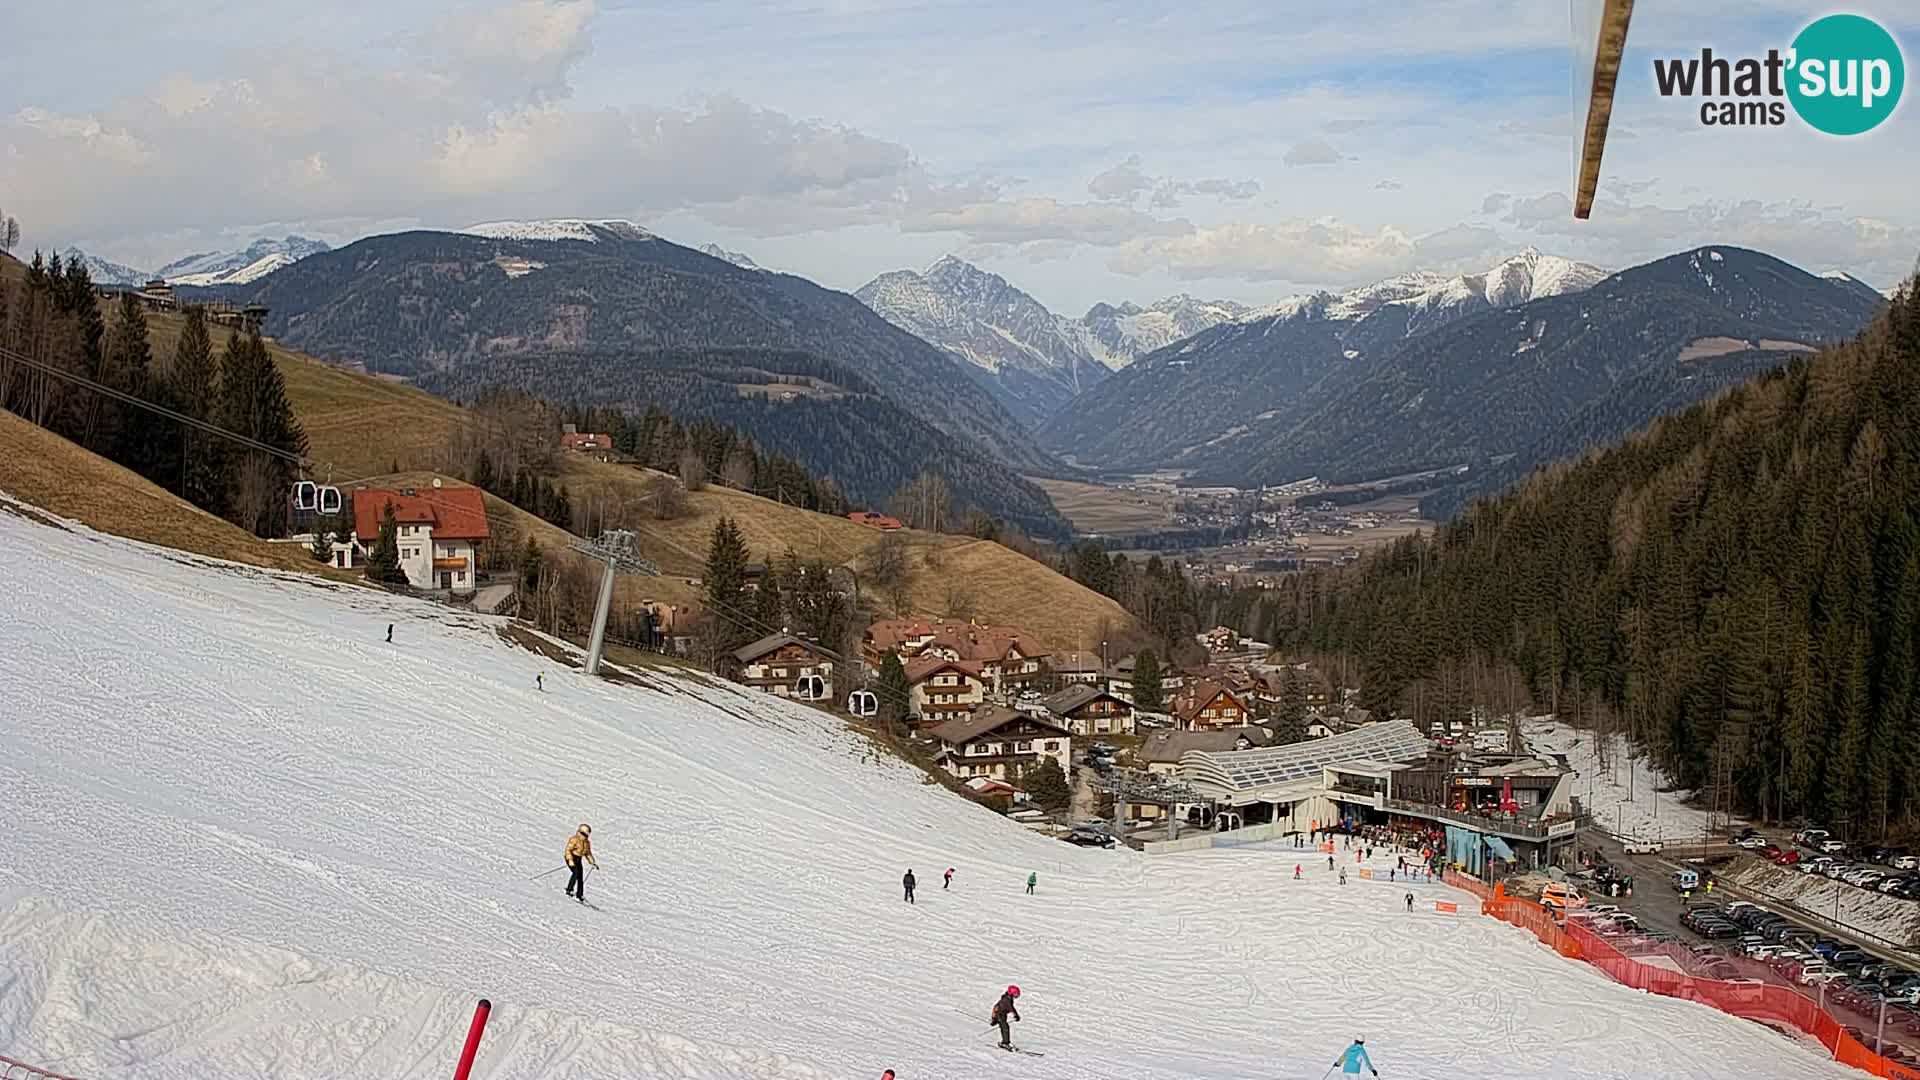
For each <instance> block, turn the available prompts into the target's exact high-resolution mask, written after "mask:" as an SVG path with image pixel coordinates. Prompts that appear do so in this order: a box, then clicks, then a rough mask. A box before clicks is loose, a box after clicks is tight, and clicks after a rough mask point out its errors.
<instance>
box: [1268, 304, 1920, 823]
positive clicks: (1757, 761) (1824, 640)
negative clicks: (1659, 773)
mask: <svg viewBox="0 0 1920 1080" xmlns="http://www.w3.org/2000/svg"><path fill="white" fill-rule="evenodd" d="M1275 602H1276V604H1277V607H1278V610H1277V611H1275V612H1273V613H1272V614H1273V617H1274V625H1275V626H1276V627H1277V630H1276V636H1277V637H1280V638H1281V639H1282V641H1283V644H1285V645H1288V646H1293V647H1304V646H1308V645H1312V646H1316V647H1320V648H1325V649H1330V650H1343V651H1349V652H1352V653H1356V654H1358V655H1359V656H1360V657H1361V658H1362V659H1363V661H1364V671H1365V674H1364V677H1363V692H1364V694H1365V696H1366V697H1368V698H1370V699H1371V700H1372V702H1373V703H1374V704H1376V705H1381V706H1385V707H1391V708H1396V709H1399V710H1401V711H1406V710H1408V709H1409V708H1411V707H1412V704H1413V702H1415V701H1416V700H1418V701H1419V702H1420V707H1421V708H1422V709H1423V710H1425V711H1426V712H1427V713H1428V715H1429V717H1430V718H1441V717H1442V716H1443V715H1444V714H1448V713H1451V714H1454V715H1459V714H1461V713H1463V712H1464V710H1465V709H1466V708H1467V706H1468V705H1469V704H1470V703H1471V702H1470V701H1469V700H1468V698H1467V696H1466V694H1465V693H1464V690H1463V688H1464V686H1465V683H1466V680H1467V679H1468V678H1469V677H1470V673H1471V672H1474V671H1479V670H1484V669H1485V668H1486V667H1487V666H1488V665H1506V664H1511V665H1513V666H1515V667H1517V669H1518V671H1519V672H1520V673H1521V674H1522V675H1523V676H1524V678H1525V680H1526V682H1527V684H1528V686H1529V687H1530V688H1531V690H1532V692H1533V694H1534V696H1535V699H1536V701H1538V702H1540V703H1542V704H1548V703H1555V702H1557V705H1558V710H1559V711H1560V712H1562V713H1570V714H1576V715H1584V716H1586V717H1588V718H1598V719H1602V720H1607V721H1611V722H1614V723H1617V724H1619V725H1621V726H1622V727H1623V728H1624V729H1626V730H1629V731H1631V732H1632V733H1633V735H1634V736H1635V737H1636V738H1638V739H1639V740H1640V741H1641V743H1642V745H1643V746H1645V747H1646V748H1647V749H1649V750H1650V751H1651V752H1652V753H1653V754H1654V755H1655V756H1656V757H1657V758H1658V759H1659V760H1660V762H1661V763H1662V764H1663V765H1665V766H1666V767H1667V768H1669V769H1670V770H1671V771H1672V773H1673V775H1674V776H1675V778H1676V779H1677V780H1678V782H1679V783H1681V784H1682V785H1685V786H1689V787H1693V786H1700V785H1708V786H1712V785H1714V784H1716V783H1718V784H1720V785H1721V786H1722V788H1723V789H1724V791H1725V792H1726V793H1727V795H1728V796H1730V798H1731V801H1732V802H1733V803H1734V804H1735V805H1737V806H1740V807H1744V808H1746V809H1747V810H1748V811H1750V812H1752V811H1762V810H1764V811H1765V812H1766V813H1768V814H1770V815H1776V816H1783V817H1792V816H1794V815H1800V814H1806V815H1817V816H1823V817H1826V818H1828V819H1829V820H1847V821H1851V822H1852V823H1853V824H1854V826H1855V829H1856V831H1857V832H1864V833H1866V834H1872V833H1877V832H1879V831H1880V830H1881V829H1882V828H1883V827H1896V826H1898V825H1900V823H1902V822H1907V823H1909V824H1910V823H1911V822H1912V820H1913V818H1914V815H1915V813H1916V811H1920V758H1917V757H1916V750H1917V749H1920V694H1916V690H1915V685H1914V682H1915V675H1916V670H1920V656H1917V655H1916V637H1915V631H1916V627H1917V626H1920V296H1917V295H1916V293H1915V292H1914V290H1913V287H1912V285H1911V284H1910V285H1909V286H1908V287H1907V288H1906V289H1905V290H1904V291H1903V292H1902V293H1901V294H1900V295H1899V297H1898V298H1897V299H1896V300H1895V302H1894V306H1893V308H1892V309H1891V310H1890V311H1889V312H1887V313H1885V314H1884V315H1883V316H1882V317H1881V318H1880V319H1879V320H1878V321H1877V322H1875V323H1874V324H1873V325H1872V326H1871V327H1869V328H1868V329H1867V330H1865V331H1863V332H1862V334H1861V335H1860V336H1859V337H1858V338H1857V339H1856V340H1854V341H1852V342H1849V343H1847V344H1844V345H1840V346H1837V347H1834V348H1830V349H1828V350H1826V351H1824V352H1821V353H1820V354H1818V355H1817V356H1815V357H1812V358H1811V359H1807V358H1802V359H1797V360H1795V361H1793V362H1792V363H1790V364H1788V365H1787V366H1786V367H1784V368H1782V369H1779V370H1777V371H1774V372H1770V373H1768V374H1766V375H1763V376H1761V377H1759V378H1757V379H1755V380H1753V381H1751V382H1749V383H1746V384H1744V385H1742V386H1740V387H1738V388H1736V389H1733V390H1731V391H1728V392H1726V393H1724V394H1722V395H1721V396H1719V397H1717V398H1716V399H1714V400H1713V401H1711V402H1708V403H1705V404H1701V405H1697V406H1694V407H1692V408H1689V409H1687V410H1686V411H1685V412H1682V413H1680V414H1678V415H1676V416H1672V417H1670V418H1667V419H1663V420H1661V421H1659V422H1657V423H1655V424H1654V425H1653V426H1652V427H1650V428H1648V429H1647V430H1645V431H1643V432H1641V433H1640V434H1637V435H1635V436H1633V437H1631V438H1629V439H1628V440H1627V441H1626V442H1625V443H1624V444H1621V445H1618V446H1615V447H1614V448H1612V449H1610V450H1607V451H1605V452H1599V453H1594V454H1592V455H1590V456H1588V457H1587V458H1585V459H1584V460H1581V461H1579V462H1577V463H1568V464H1561V465H1557V466H1554V467H1552V468H1549V469H1544V470H1541V471H1539V472H1536V473H1535V474H1533V475H1532V476H1530V477H1528V478H1527V479H1526V481H1525V482H1524V483H1522V484H1521V485H1520V486H1519V487H1517V488H1516V489H1514V490H1512V491H1510V492H1508V493H1507V494H1504V495H1502V496H1500V497H1498V498H1495V499H1491V500H1487V501H1481V502H1477V503H1475V504H1474V505H1472V506H1470V507H1469V508H1468V509H1467V510H1466V511H1465V512H1464V513H1463V514H1462V516H1461V517H1460V518H1459V519H1458V520H1456V521H1455V522H1453V523H1452V524H1450V525H1448V526H1445V527H1444V528H1442V529H1441V530H1440V531H1439V533H1438V535H1437V536H1435V537H1433V538H1431V539H1427V538H1415V539H1411V540H1408V541H1405V542H1402V543H1399V544H1397V545H1395V546H1394V547H1393V548H1391V549H1390V550H1387V551H1384V552H1382V553H1381V554H1379V555H1378V556H1376V557H1373V558H1370V559H1367V560H1365V561H1363V562H1362V563H1360V564H1359V565H1357V566H1355V567H1350V568H1345V569H1342V570H1338V571H1331V572H1328V573H1323V574H1316V575H1307V576H1303V577H1300V578H1297V579H1294V580H1292V581H1291V582H1289V583H1288V584H1287V586H1286V587H1285V588H1284V589H1282V590H1280V591H1279V593H1278V595H1277V597H1276V601H1275Z"/></svg>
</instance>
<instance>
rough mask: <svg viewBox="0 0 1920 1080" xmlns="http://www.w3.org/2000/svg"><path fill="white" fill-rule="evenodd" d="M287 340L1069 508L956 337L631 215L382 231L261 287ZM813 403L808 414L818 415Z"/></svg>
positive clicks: (465, 383)
mask: <svg viewBox="0 0 1920 1080" xmlns="http://www.w3.org/2000/svg"><path fill="white" fill-rule="evenodd" d="M214 292H217V293H223V294H225V295H228V296H232V297H235V298H244V299H248V300H257V301H259V302H261V303H264V304H267V305H268V306H269V307H270V309H271V312H272V314H271V316H270V318H269V321H268V324H267V329H268V332H270V333H272V334H274V335H275V336H277V337H278V338H279V339H280V340H281V341H283V342H284V343H285V344H287V345H289V346H292V347H294V348H298V349H301V350H303V351H306V352H310V353H312V354H314V355H316V356H321V357H325V358H327V359H329V360H334V361H338V362H344V363H359V364H363V365H365V366H366V368H367V369H369V370H370V371H374V372H379V373H385V374H391V375H401V376H406V377H408V378H411V379H413V380H415V381H416V382H419V383H420V384H421V385H422V386H424V387H426V388H428V389H432V390H436V391H437V392H442V393H447V394H450V395H461V394H468V393H471V392H474V391H477V390H478V389H483V388H484V387H485V386H486V385H488V384H498V383H507V384H510V385H516V386H521V387H524V388H526V389H528V390H531V391H533V392H535V393H539V394H544V395H548V396H553V397H557V398H558V397H564V398H566V399H568V400H580V401H582V402H583V403H604V404H622V405H628V406H632V407H635V408H644V407H645V406H646V404H647V403H649V402H651V401H658V402H659V403H660V404H662V405H663V406H665V407H667V408H668V409H669V410H670V411H672V412H673V413H674V414H675V415H676V416H685V417H694V416H703V415H704V416H709V417H711V418H713V419H716V420H722V421H723V422H727V423H731V424H736V425H737V426H740V427H742V428H743V429H744V430H746V431H747V432H748V433H749V434H751V435H753V436H754V437H755V438H756V439H758V440H761V441H762V442H763V444H764V445H766V446H768V448H770V449H775V450H780V451H782V452H784V453H787V454H789V455H791V456H793V457H795V458H796V459H798V460H800V461H801V462H802V463H803V464H805V465H806V466H807V467H808V468H809V469H810V470H812V471H813V472H815V473H816V474H817V475H821V476H826V477H829V478H831V479H833V480H835V481H836V482H837V483H839V484H840V486H841V487H842V489H843V490H845V491H847V492H848V494H849V495H851V496H852V497H854V498H856V499H860V500H865V501H868V502H871V503H875V504H879V503H883V502H884V500H885V499H886V497H887V496H888V495H890V494H891V493H892V491H893V490H895V489H896V488H897V487H898V486H899V484H900V483H902V482H904V481H905V480H906V479H911V477H912V475H913V474H914V472H917V471H918V470H920V469H922V468H932V469H935V470H936V471H939V472H941V473H942V474H943V475H945V476H946V477H947V479H948V482H949V483H950V484H951V485H952V486H953V488H954V489H955V492H956V494H957V495H958V496H959V498H960V499H961V500H962V501H964V502H966V503H968V504H969V505H972V506H975V507H978V508H980V509H983V510H986V511H988V512H990V513H994V514H996V515H998V516H1001V517H1003V518H1005V519H1006V520H1008V521H1011V522H1014V523H1016V524H1019V525H1020V526H1021V527H1022V528H1025V529H1027V530H1028V531H1030V532H1034V533H1037V534H1041V535H1059V534H1061V533H1063V532H1064V531H1065V528H1066V526H1065V522H1064V519H1062V518H1061V517H1060V516H1059V514H1058V512H1057V511H1056V510H1055V509H1054V507H1053V505H1052V504H1051V503H1050V502H1049V501H1048V500H1047V499H1046V497H1045V495H1044V494H1043V493H1041V492H1040V490H1039V488H1038V487H1036V486H1035V485H1033V484H1032V483H1031V482H1030V481H1027V480H1025V479H1023V478H1022V477H1021V476H1020V475H1019V473H1020V472H1028V473H1058V472H1060V471H1061V466H1060V464H1059V462H1058V461H1057V459H1055V458H1053V457H1052V456H1051V455H1049V454H1047V453H1046V452H1045V451H1043V450H1041V449H1040V448H1039V446H1038V444H1037V443H1036V442H1035V441H1034V439H1033V438H1032V436H1031V435H1030V434H1029V433H1028V432H1027V431H1026V429H1025V428H1024V426H1023V425H1021V424H1020V423H1019V422H1018V421H1016V420H1015V419H1014V417H1013V416H1012V415H1011V414H1009V413H1008V412H1007V411H1006V410H1005V409H1004V408H1003V407H1001V405H1000V404H999V403H998V402H997V401H996V400H995V399H994V396H993V395H992V394H991V393H990V392H989V391H988V390H987V389H986V388H985V387H983V386H981V385H980V384H979V383H978V382H976V381H975V379H974V377H973V376H972V375H970V374H969V373H968V372H967V370H965V369H964V367H963V366H962V365H961V364H960V363H958V362H956V361H955V359H954V358H953V357H952V356H951V355H950V354H948V353H946V352H943V351H941V350H939V349H937V348H934V347H933V346H931V345H929V344H927V343H926V342H924V341H921V340H920V339H919V338H916V337H914V336H913V335H911V334H909V333H906V332H905V331H902V330H900V329H899V328H897V327H895V326H894V325H892V324H891V323H889V322H887V321H886V320H885V319H882V318H880V317H879V316H878V315H876V314H874V312H873V311H872V310H871V309H869V308H868V307H867V306H866V305H864V304H861V303H860V302H859V301H857V300H855V299H854V298H853V297H851V296H849V295H847V294H845V293H839V292H834V291H832V290H829V289H824V288H821V287H820V286H818V285H815V284H813V283H812V282H810V281H807V280H805V279H804V278H800V277H796V276H794V275H791V274H780V273H771V272H767V271H762V270H748V269H743V268H742V267H740V266H738V265H735V264H734V263H733V262H731V261H728V260H726V259H721V258H715V257H713V256H710V255H707V254H703V253H701V252H699V251H695V250H693V249H691V248H686V247H682V246H680V245H678V244H674V243H671V242H669V241H667V240H664V239H662V238H660V237H658V236H655V235H654V234H653V233H651V232H648V231H647V230H645V229H643V228H641V227H639V226H637V225H634V224H633V223H631V222H625V221H588V220H576V219H560V220H551V221H532V222H490V223H487V224H484V225H478V226H473V227H472V228H470V229H467V230H464V231H462V232H459V233H450V232H426V231H417V232H406V233H396V234H391V235H385V236H374V237H368V238H366V239H364V240H360V241H357V242H355V243H353V244H349V245H347V246H345V247H341V248H338V249H335V250H332V251H327V252H322V253H320V254H316V255H311V256H308V257H307V258H304V259H301V260H300V261H298V262H296V263H294V264H292V265H291V266H287V267H285V268H283V269H281V270H279V271H277V272H275V273H273V274H271V275H269V276H267V277H265V278H263V279H261V280H260V281H258V282H256V283H253V284H252V285H248V286H244V287H238V288H236V287H231V286H229V287H226V288H223V289H220V290H214ZM802 421H804V422H802Z"/></svg>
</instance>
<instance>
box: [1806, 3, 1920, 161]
mask: <svg viewBox="0 0 1920 1080" xmlns="http://www.w3.org/2000/svg"><path fill="white" fill-rule="evenodd" d="M1789 63H1791V64H1792V65H1793V71H1792V74H1791V76H1790V77H1789V78H1788V80H1787V99H1788V100H1789V101H1792V102H1793V111H1794V112H1797V113H1799V114H1800V119H1802V120H1805V121H1806V122H1807V123H1809V124H1811V125H1812V126H1813V127H1814V128H1816V129H1818V130H1820V131H1824V132H1826V133H1827V134H1829V135H1858V134H1860V133H1861V132H1863V131H1871V130H1873V129H1874V128H1876V127H1878V126H1879V125H1880V122H1881V121H1883V120H1885V119H1886V118H1887V117H1889V116H1892V115H1893V109H1894V106H1896V105H1898V104H1899V103H1900V91H1901V89H1902V88H1903V87H1904V86H1905V85H1906V81H1907V66H1906V63H1905V62H1904V61H1903V60H1902V59H1901V56H1900V44H1899V43H1898V42H1896V41H1894V40H1893V35H1892V34H1889V33H1887V32H1886V30H1884V29H1882V28H1881V26H1880V24H1879V23H1877V22H1874V21H1873V20H1872V19H1868V18H1863V17H1862V16H1859V15H1828V16H1827V17H1825V18H1823V19H1816V20H1814V21H1813V22H1811V23H1809V24H1807V28H1806V29H1805V30H1802V31H1800V34H1799V36H1798V37H1795V38H1794V39H1793V53H1792V59H1791V60H1790V61H1789Z"/></svg>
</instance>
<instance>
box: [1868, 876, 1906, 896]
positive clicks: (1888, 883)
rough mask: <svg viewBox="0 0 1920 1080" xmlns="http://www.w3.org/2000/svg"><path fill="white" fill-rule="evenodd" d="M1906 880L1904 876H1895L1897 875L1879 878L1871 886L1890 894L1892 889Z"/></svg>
mask: <svg viewBox="0 0 1920 1080" xmlns="http://www.w3.org/2000/svg"><path fill="white" fill-rule="evenodd" d="M1906 880H1907V879H1906V878H1897V877H1888V878H1881V879H1880V880H1879V881H1878V882H1876V883H1875V884H1874V886H1873V887H1874V888H1875V889H1877V890H1879V891H1880V892H1883V893H1888V894H1892V892H1893V890H1895V889H1897V888H1899V887H1900V886H1901V885H1904V884H1905V883H1906Z"/></svg>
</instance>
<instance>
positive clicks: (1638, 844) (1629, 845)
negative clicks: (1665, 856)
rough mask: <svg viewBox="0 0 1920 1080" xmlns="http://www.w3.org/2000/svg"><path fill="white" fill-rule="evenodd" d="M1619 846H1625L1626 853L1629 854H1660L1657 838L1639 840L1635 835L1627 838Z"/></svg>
mask: <svg viewBox="0 0 1920 1080" xmlns="http://www.w3.org/2000/svg"><path fill="white" fill-rule="evenodd" d="M1621 847H1624V848H1626V849H1627V854H1629V855H1658V854H1660V841H1658V840H1641V839H1639V838H1637V837H1636V838H1634V839H1630V840H1628V841H1627V842H1626V843H1624V844H1622V845H1621Z"/></svg>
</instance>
